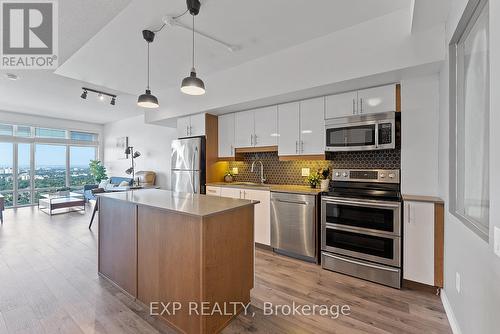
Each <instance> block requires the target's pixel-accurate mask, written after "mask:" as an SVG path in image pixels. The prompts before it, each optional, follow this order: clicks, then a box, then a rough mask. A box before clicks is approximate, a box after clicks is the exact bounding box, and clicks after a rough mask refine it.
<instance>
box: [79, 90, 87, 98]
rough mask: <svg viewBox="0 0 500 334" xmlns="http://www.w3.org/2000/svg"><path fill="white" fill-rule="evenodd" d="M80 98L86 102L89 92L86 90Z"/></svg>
mask: <svg viewBox="0 0 500 334" xmlns="http://www.w3.org/2000/svg"><path fill="white" fill-rule="evenodd" d="M80 97H81V98H82V99H84V100H85V99H87V90H84V91H83V93H82V95H80Z"/></svg>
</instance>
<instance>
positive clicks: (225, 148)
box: [219, 114, 235, 158]
mask: <svg viewBox="0 0 500 334" xmlns="http://www.w3.org/2000/svg"><path fill="white" fill-rule="evenodd" d="M234 119H235V114H227V115H221V116H219V157H220V158H223V157H234V133H235V129H234V128H235V121H234Z"/></svg>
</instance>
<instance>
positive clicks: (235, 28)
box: [57, 0, 409, 94]
mask: <svg viewBox="0 0 500 334" xmlns="http://www.w3.org/2000/svg"><path fill="white" fill-rule="evenodd" d="M202 3H203V4H202V8H201V11H200V14H199V15H198V16H197V18H196V28H197V29H198V30H200V31H202V32H204V33H206V34H209V35H211V36H214V37H216V38H218V39H220V40H222V41H225V42H227V43H230V44H232V45H237V46H238V47H240V48H241V49H240V50H239V51H237V52H233V53H231V52H229V51H228V50H227V49H225V48H224V47H221V46H220V45H218V44H216V43H214V42H212V41H210V40H207V39H204V38H203V37H198V38H197V43H196V59H197V61H196V68H197V70H198V75H199V76H200V77H202V78H203V76H204V75H208V74H212V73H214V72H217V71H221V70H224V69H228V68H231V67H234V66H237V65H239V64H241V63H244V62H247V61H249V60H252V59H255V58H259V57H263V56H265V55H267V54H270V53H272V52H276V51H278V50H281V49H284V48H288V47H290V46H293V45H296V44H300V43H303V42H305V41H307V40H310V39H313V38H316V37H320V36H323V35H326V34H329V33H332V32H334V31H337V30H340V29H343V28H346V27H349V26H353V25H356V24H358V23H361V22H363V21H366V20H369V19H371V18H374V17H378V16H381V15H384V14H387V13H389V12H392V11H395V10H398V9H400V8H403V7H405V6H409V0H408V1H406V0H403V1H402V0H377V1H371V0H315V1H310V0H286V1H285V0H281V1H278V0H252V1H247V0H237V1H235V0H209V1H205V2H202ZM185 6H186V2H185V1H184V0H167V1H165V0H134V1H132V3H131V4H130V5H129V6H128V7H127V8H126V9H125V10H124V11H123V12H121V13H120V14H119V15H118V16H117V17H116V18H115V19H114V20H113V21H112V22H110V24H109V25H108V26H107V27H106V28H105V29H103V30H102V31H101V32H100V33H99V34H98V35H96V36H95V37H94V38H93V39H92V40H91V41H89V43H87V44H86V45H85V46H83V47H82V48H81V49H80V50H79V51H78V52H77V53H75V54H74V55H73V56H72V57H71V58H70V59H69V60H68V61H67V62H66V63H65V64H63V65H62V66H61V67H60V68H59V69H58V70H57V73H58V74H60V75H63V76H67V77H70V78H74V79H78V80H83V81H88V82H92V83H94V84H97V85H103V86H107V87H111V88H113V89H116V90H119V91H123V92H127V93H130V94H139V93H140V92H141V91H143V90H144V88H145V74H146V44H145V42H144V40H143V39H142V36H141V31H142V30H143V29H145V28H149V29H155V28H158V27H159V26H160V24H161V22H162V17H163V16H165V15H167V14H168V15H175V14H180V13H182V12H184V10H185V8H186V7H185ZM180 20H181V22H182V23H184V24H185V25H188V26H190V25H191V17H190V15H185V16H184V17H182V18H181V19H180ZM151 56H152V79H151V80H152V82H151V86H152V89H153V92H154V91H158V90H162V89H166V88H167V87H172V86H177V85H180V82H181V80H182V78H183V77H185V76H186V75H187V74H188V73H189V70H190V68H191V33H190V32H189V31H187V30H184V29H182V28H179V27H168V26H167V27H165V29H164V30H163V31H162V32H160V33H159V34H158V35H157V39H156V41H155V42H154V43H153V44H152V45H151Z"/></svg>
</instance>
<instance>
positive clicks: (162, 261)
mask: <svg viewBox="0 0 500 334" xmlns="http://www.w3.org/2000/svg"><path fill="white" fill-rule="evenodd" d="M98 201H99V243H98V247H99V249H98V252H99V255H98V260H99V262H98V271H99V274H100V275H101V276H104V277H106V278H107V279H109V280H110V281H112V282H113V283H115V284H116V285H117V286H118V287H120V288H121V289H123V290H124V291H125V292H126V293H128V294H129V295H130V296H132V297H134V298H136V299H137V300H139V301H140V302H142V303H144V304H145V305H146V306H147V307H148V308H149V309H150V313H151V315H153V316H159V317H161V318H162V319H163V320H165V321H167V322H168V323H169V324H170V325H171V326H173V327H174V328H176V329H177V330H178V331H180V332H184V333H216V332H219V331H220V330H221V329H222V328H224V327H225V326H226V325H227V324H228V323H229V321H230V320H231V319H232V318H233V317H235V316H236V315H237V314H238V313H239V312H240V311H241V310H242V309H243V305H245V306H246V304H247V303H249V302H250V289H252V287H253V282H254V281H253V280H254V233H253V231H254V205H255V204H257V203H258V202H257V201H250V200H240V199H231V198H217V197H212V196H205V195H197V194H188V193H175V192H171V191H166V190H159V189H148V190H136V191H127V192H120V193H107V194H101V195H99V197H98ZM219 309H221V310H222V311H221V312H218V310H219ZM214 310H215V312H213V311H214Z"/></svg>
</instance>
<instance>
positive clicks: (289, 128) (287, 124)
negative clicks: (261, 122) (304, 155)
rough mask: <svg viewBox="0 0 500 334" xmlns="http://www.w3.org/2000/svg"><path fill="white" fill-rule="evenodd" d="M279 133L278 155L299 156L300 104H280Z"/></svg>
mask: <svg viewBox="0 0 500 334" xmlns="http://www.w3.org/2000/svg"><path fill="white" fill-rule="evenodd" d="M322 122H323V120H322ZM278 133H279V138H278V155H296V154H298V153H299V141H300V102H292V103H286V104H280V105H279V106H278Z"/></svg>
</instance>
